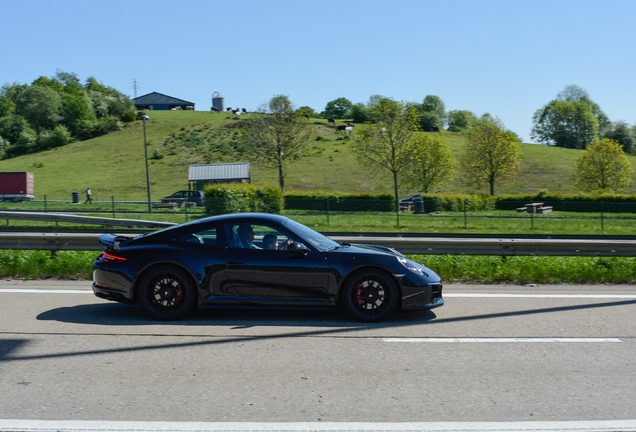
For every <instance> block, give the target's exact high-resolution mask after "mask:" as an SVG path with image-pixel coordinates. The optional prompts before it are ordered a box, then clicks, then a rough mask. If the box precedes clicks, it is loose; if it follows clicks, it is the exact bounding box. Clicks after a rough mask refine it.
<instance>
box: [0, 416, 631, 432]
mask: <svg viewBox="0 0 636 432" xmlns="http://www.w3.org/2000/svg"><path fill="white" fill-rule="evenodd" d="M0 430H2V431H5V430H10V431H13V432H32V431H38V432H80V431H82V432H142V431H143V432H195V431H196V432H450V431H452V432H486V431H488V432H504V431H506V432H539V431H541V432H546V431H559V432H570V431H571V432H574V431H577V432H615V431H622V432H631V431H636V420H607V421H604V420H601V421H531V422H400V423H356V422H302V423H262V422H258V423H257V422H244V423H238V422H228V423H205V422H142V421H130V422H126V421H91V420H86V421H85V420H59V421H58V420H2V419H0Z"/></svg>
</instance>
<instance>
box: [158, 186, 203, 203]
mask: <svg viewBox="0 0 636 432" xmlns="http://www.w3.org/2000/svg"><path fill="white" fill-rule="evenodd" d="M161 202H163V203H169V202H175V203H178V204H179V205H182V203H184V204H185V203H186V202H189V203H194V204H191V205H193V206H201V205H203V204H204V202H205V194H204V193H203V192H202V191H198V190H182V191H179V192H175V193H173V194H172V195H170V196H167V197H165V198H161Z"/></svg>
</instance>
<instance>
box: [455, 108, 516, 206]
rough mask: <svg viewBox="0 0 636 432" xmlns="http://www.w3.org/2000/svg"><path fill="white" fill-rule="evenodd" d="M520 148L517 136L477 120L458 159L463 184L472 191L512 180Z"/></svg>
mask: <svg viewBox="0 0 636 432" xmlns="http://www.w3.org/2000/svg"><path fill="white" fill-rule="evenodd" d="M520 161H521V146H520V143H519V141H518V140H517V136H516V135H515V134H514V133H512V132H510V131H507V130H505V129H504V127H503V125H502V124H501V122H499V121H496V122H492V121H485V120H479V121H477V122H476V123H475V125H474V126H473V127H472V128H471V129H470V130H469V131H468V135H467V145H466V150H465V152H464V154H463V155H462V159H461V169H462V171H463V172H464V176H465V181H466V182H467V183H468V184H469V185H471V186H474V187H477V188H481V187H483V186H485V185H488V186H489V189H490V195H494V194H495V184H496V183H505V182H507V181H510V180H512V179H514V178H515V177H516V176H517V174H518V172H519V167H520Z"/></svg>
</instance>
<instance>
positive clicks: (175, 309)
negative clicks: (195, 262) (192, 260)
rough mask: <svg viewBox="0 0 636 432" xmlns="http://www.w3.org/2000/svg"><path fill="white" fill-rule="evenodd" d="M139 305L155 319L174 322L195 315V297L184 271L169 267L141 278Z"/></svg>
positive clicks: (192, 284)
mask: <svg viewBox="0 0 636 432" xmlns="http://www.w3.org/2000/svg"><path fill="white" fill-rule="evenodd" d="M139 302H140V303H141V305H142V306H143V308H144V309H145V310H146V312H147V313H148V314H149V315H150V316H151V317H153V318H154V319H157V320H161V321H175V320H178V319H182V318H184V317H186V316H188V315H190V314H192V313H194V311H195V309H196V306H197V294H196V289H195V287H194V283H193V282H192V280H191V278H190V277H189V275H188V274H187V273H186V272H185V271H183V270H181V269H179V268H177V267H170V266H168V267H162V268H156V269H152V270H150V271H149V272H148V273H147V274H146V275H144V277H143V278H142V280H141V282H140V284H139Z"/></svg>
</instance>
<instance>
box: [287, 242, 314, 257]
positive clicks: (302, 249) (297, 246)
mask: <svg viewBox="0 0 636 432" xmlns="http://www.w3.org/2000/svg"><path fill="white" fill-rule="evenodd" d="M288 250H291V251H295V252H299V253H300V254H302V255H307V254H308V253H309V249H308V248H307V246H305V245H304V244H302V243H298V242H293V243H292V244H291V245H289V248H288Z"/></svg>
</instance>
